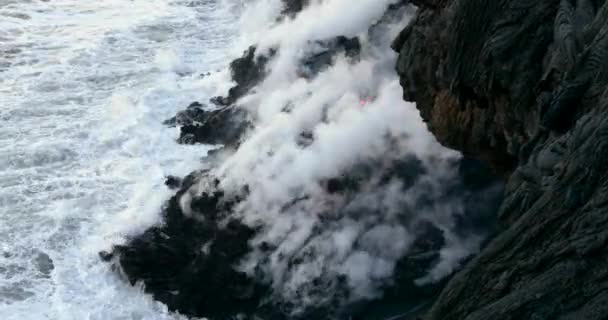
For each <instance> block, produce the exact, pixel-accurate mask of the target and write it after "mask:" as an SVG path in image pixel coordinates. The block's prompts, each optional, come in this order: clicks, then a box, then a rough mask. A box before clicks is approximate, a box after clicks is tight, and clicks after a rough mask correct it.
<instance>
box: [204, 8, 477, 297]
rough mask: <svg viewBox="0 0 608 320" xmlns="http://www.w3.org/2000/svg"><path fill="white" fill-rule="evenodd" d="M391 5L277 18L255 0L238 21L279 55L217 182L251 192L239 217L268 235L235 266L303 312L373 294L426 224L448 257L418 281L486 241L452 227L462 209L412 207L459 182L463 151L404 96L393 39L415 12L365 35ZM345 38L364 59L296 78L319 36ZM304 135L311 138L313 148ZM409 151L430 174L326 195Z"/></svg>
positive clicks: (373, 179)
mask: <svg viewBox="0 0 608 320" xmlns="http://www.w3.org/2000/svg"><path fill="white" fill-rule="evenodd" d="M393 2H395V1H391V0H358V1H352V0H323V1H321V0H316V1H314V0H313V1H311V3H310V5H309V6H308V7H307V8H306V9H305V10H304V11H303V12H301V13H299V14H298V15H297V16H296V17H295V18H293V19H283V20H281V21H279V20H277V19H276V16H275V17H274V18H272V17H273V15H276V14H278V12H280V10H281V1H280V0H258V1H255V2H254V3H253V4H251V5H250V6H249V7H246V8H245V13H244V15H243V16H244V17H245V18H246V19H247V18H249V19H252V17H254V16H255V15H254V14H252V11H248V10H249V9H251V10H256V11H257V12H262V13H263V14H262V15H261V17H259V18H256V19H254V20H251V21H249V22H248V23H244V24H243V25H244V26H246V27H247V28H248V29H247V30H244V33H245V32H246V31H248V33H247V34H248V39H249V40H250V39H252V38H255V40H256V42H257V43H258V48H259V50H258V53H261V54H264V53H265V52H267V51H268V49H270V48H275V49H278V51H277V52H278V53H277V54H276V55H275V56H274V57H273V59H272V60H271V61H270V62H269V65H268V66H267V71H268V75H267V77H266V78H265V80H264V81H263V82H262V83H261V84H259V85H258V86H257V87H256V88H255V90H253V92H252V93H251V94H250V95H248V96H246V97H244V98H242V99H241V100H240V102H239V104H240V105H241V107H244V108H246V109H247V110H249V111H250V112H251V113H252V115H253V117H254V119H255V123H254V129H253V130H252V132H251V133H250V134H249V136H248V137H247V138H246V139H245V140H244V142H243V143H242V144H241V145H240V147H239V148H238V150H237V151H236V152H235V153H234V154H233V155H232V156H230V157H229V158H228V159H226V160H225V161H224V162H223V163H222V164H221V166H220V167H219V168H218V169H216V170H215V175H216V176H217V177H219V179H220V181H221V187H222V188H223V189H224V190H225V191H226V192H228V193H231V192H232V193H239V192H241V190H242V187H243V186H244V185H247V186H248V189H249V194H248V196H247V197H246V199H245V200H244V201H243V202H242V203H240V204H239V205H238V207H237V208H236V211H237V214H238V215H239V216H240V217H241V218H242V220H243V221H244V223H246V224H247V225H250V226H254V227H256V228H258V229H259V230H262V232H259V233H258V235H257V236H256V238H255V239H253V240H252V246H253V247H254V248H255V250H254V251H253V252H252V253H251V254H250V255H249V256H248V257H247V258H246V259H245V260H244V261H243V262H242V265H241V266H240V268H241V269H242V270H245V271H246V272H249V273H251V274H255V275H256V276H258V277H262V278H264V279H266V280H267V281H268V282H269V283H270V284H271V285H272V287H273V288H274V291H275V293H276V294H277V296H280V297H281V299H285V300H287V301H290V302H295V303H297V304H299V305H302V306H307V305H315V304H319V303H325V302H332V301H336V300H338V301H339V302H348V301H352V300H358V299H367V298H374V297H377V296H378V295H380V294H381V290H382V288H383V287H384V286H386V285H388V284H390V281H391V277H392V275H393V272H394V268H395V265H396V263H397V261H398V260H399V259H400V258H401V257H403V256H404V255H405V254H407V252H408V249H409V248H410V247H411V244H412V243H413V241H414V240H415V234H414V233H415V231H416V230H412V228H413V226H414V225H415V222H416V221H420V220H426V221H430V222H431V223H433V224H434V225H435V226H437V227H438V228H439V229H441V230H442V231H443V232H444V234H445V238H446V239H447V245H446V248H445V249H444V250H443V251H442V252H441V256H442V260H441V262H440V263H439V265H438V266H437V268H436V269H435V270H432V271H431V272H430V273H429V275H428V277H426V278H425V279H421V283H424V282H429V281H436V280H437V279H439V278H441V277H442V276H445V275H446V274H447V273H449V272H450V271H451V270H452V268H454V266H455V265H457V264H458V263H459V262H460V261H461V259H462V258H464V257H465V256H466V255H468V254H469V253H470V252H471V250H475V248H476V247H477V246H478V245H479V239H477V238H475V237H472V238H467V239H461V238H460V237H459V236H456V235H454V234H453V233H452V232H451V230H452V228H453V225H454V221H453V218H454V216H456V215H458V214H461V213H462V211H463V210H462V204H461V203H437V204H436V205H434V206H433V207H432V209H427V211H429V212H416V210H417V202H418V201H419V200H420V199H421V198H422V197H429V196H431V198H432V194H433V193H434V192H439V191H438V190H441V187H442V185H441V184H442V183H444V182H445V181H448V180H450V179H452V178H454V175H455V173H453V172H451V170H452V169H450V168H451V167H450V166H449V164H450V163H452V161H453V160H454V159H457V158H458V157H459V155H458V154H457V153H456V152H454V151H450V150H448V149H445V148H443V147H441V146H440V145H439V144H438V143H437V142H436V141H435V139H434V137H433V136H432V135H431V134H430V133H429V132H428V131H427V129H426V126H425V125H424V123H423V122H422V120H421V118H420V116H419V114H418V111H417V110H416V108H415V106H414V105H412V104H411V103H406V102H404V101H403V99H402V97H401V92H402V91H401V87H400V86H399V79H398V78H397V75H396V73H395V72H394V71H393V66H394V64H395V59H396V57H395V54H393V53H392V52H391V51H390V49H389V42H388V41H390V40H391V39H393V38H394V36H396V32H397V31H398V30H400V29H401V28H403V27H404V26H405V25H406V24H407V20H408V19H409V15H408V14H406V16H405V17H402V18H401V19H398V21H397V22H396V23H394V25H392V26H387V30H389V31H390V32H391V33H392V34H383V35H382V36H383V37H382V39H369V38H368V36H367V32H368V29H369V27H370V26H371V25H372V24H374V23H376V22H377V21H378V20H379V19H380V18H381V17H382V15H383V13H384V12H385V11H386V9H387V7H388V5H389V4H391V3H393ZM411 11H412V10H411V9H410V11H409V12H410V14H411ZM254 27H255V28H258V29H257V30H251V28H254ZM259 28H261V29H259ZM341 35H343V36H348V37H353V36H359V38H360V39H361V41H362V48H363V51H362V57H361V60H360V61H358V62H352V61H350V60H349V59H347V58H345V57H344V56H338V57H337V58H336V59H335V61H334V63H333V64H332V65H331V66H330V67H329V68H327V69H326V70H324V71H323V72H321V73H320V74H318V75H317V76H316V77H314V78H313V79H306V78H303V77H301V76H299V74H298V62H299V61H300V60H301V59H302V58H303V57H304V56H306V55H307V54H309V53H310V52H311V51H314V50H315V46H318V44H315V43H314V41H318V40H329V39H331V38H333V37H335V36H341ZM362 100H363V102H362ZM286 109H289V111H286ZM303 133H306V134H307V135H309V136H311V137H312V138H311V139H310V141H309V142H308V143H306V144H303V143H302V142H301V139H302V136H303ZM408 155H414V156H415V157H416V158H418V159H420V161H421V163H422V165H423V167H424V168H426V169H427V170H426V171H427V173H426V174H425V175H424V177H422V178H421V179H419V180H418V181H417V182H416V184H415V185H414V186H413V187H411V188H407V189H405V190H404V188H402V184H403V182H402V181H400V180H398V179H393V180H391V181H390V182H388V183H386V184H383V185H381V187H378V186H379V185H380V184H378V183H377V182H378V181H379V180H380V179H381V177H379V176H378V175H374V174H371V175H369V176H368V177H367V179H368V180H367V181H363V182H360V186H359V190H358V192H357V193H355V194H354V195H349V196H346V195H341V194H332V193H328V192H327V190H326V187H325V185H324V183H325V182H326V181H327V180H328V179H332V178H336V177H340V176H348V175H349V174H351V173H354V172H356V170H358V169H357V168H358V166H359V165H361V164H373V165H372V168H377V170H378V172H379V173H380V172H382V169H383V168H384V167H386V166H387V165H389V163H391V162H393V161H395V160H398V159H403V158H405V157H407V156H408ZM193 188H195V189H196V188H198V189H196V190H193V193H195V192H198V193H200V192H203V191H204V187H203V186H200V185H199V186H194V187H193ZM452 248H454V250H452ZM330 292H333V293H334V294H329V293H330Z"/></svg>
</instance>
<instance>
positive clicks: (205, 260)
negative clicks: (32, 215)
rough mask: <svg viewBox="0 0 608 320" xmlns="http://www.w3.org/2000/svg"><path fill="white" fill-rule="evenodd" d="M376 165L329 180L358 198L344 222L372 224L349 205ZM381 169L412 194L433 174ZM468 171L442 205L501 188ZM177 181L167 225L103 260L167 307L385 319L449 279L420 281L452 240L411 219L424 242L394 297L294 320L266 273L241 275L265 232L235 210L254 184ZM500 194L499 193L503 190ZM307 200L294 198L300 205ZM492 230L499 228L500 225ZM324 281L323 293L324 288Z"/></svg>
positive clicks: (200, 312) (223, 314)
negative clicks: (228, 187) (231, 186)
mask: <svg viewBox="0 0 608 320" xmlns="http://www.w3.org/2000/svg"><path fill="white" fill-rule="evenodd" d="M465 162H467V161H464V162H463V161H458V162H455V163H454V165H455V166H456V167H461V166H462V165H461V164H460V163H465ZM377 169H378V168H377V167H374V166H373V164H370V165H362V166H359V167H357V168H356V169H355V170H352V171H351V172H349V173H348V174H345V175H343V176H341V177H338V178H335V179H330V180H329V181H327V189H328V192H329V193H331V194H333V195H339V196H341V197H344V198H345V199H351V200H348V201H346V202H345V203H342V204H339V205H338V206H337V207H335V208H334V210H335V211H336V212H335V215H334V216H335V217H339V216H341V215H350V214H353V216H352V217H353V218H356V217H357V216H360V217H362V218H363V217H365V216H366V215H369V214H371V213H369V212H366V213H364V214H363V215H361V213H359V212H351V213H349V209H348V203H349V201H355V200H356V199H357V195H358V192H359V191H358V189H359V188H361V185H363V184H369V181H370V177H372V176H374V175H378V172H377ZM382 170H385V172H384V173H383V174H381V176H382V178H381V179H378V180H377V183H378V187H381V186H382V185H384V184H387V183H388V182H389V181H391V180H394V179H399V180H401V181H402V182H403V188H411V187H412V186H413V185H414V184H415V183H416V182H417V181H419V180H420V178H421V177H423V176H424V175H425V174H426V171H425V170H424V167H423V166H422V165H421V163H420V160H418V159H417V158H415V157H408V158H406V159H402V160H400V161H396V162H394V163H393V164H391V165H387V166H386V167H384V168H383V169H382ZM462 172H463V174H462V175H461V177H459V178H458V179H457V181H446V183H445V184H444V185H445V190H443V191H442V192H441V195H437V197H438V198H441V200H440V199H435V200H437V201H446V203H450V202H452V201H454V200H456V199H464V198H467V197H469V196H470V194H471V192H477V191H479V190H480V189H487V190H492V189H491V188H489V186H491V185H494V184H495V183H496V180H495V179H491V178H488V176H485V175H483V176H481V175H480V176H474V175H473V176H468V177H466V175H469V174H470V172H468V171H467V170H462ZM169 180H170V181H169ZM169 182H170V183H169ZM168 184H169V185H178V184H179V185H180V186H181V187H180V189H179V191H178V192H177V193H176V195H175V196H174V197H173V198H171V200H169V202H168V203H167V205H166V207H165V208H164V209H163V218H164V219H163V220H164V223H163V224H162V225H159V226H155V227H152V228H150V229H148V230H147V231H145V232H144V233H143V234H141V235H139V236H136V237H134V238H132V239H131V240H129V241H128V242H127V243H126V244H125V245H120V246H116V247H115V248H114V250H113V252H109V253H108V252H102V253H100V257H101V258H102V259H103V260H104V261H108V262H112V263H114V265H115V267H116V268H120V269H121V270H122V273H123V274H125V275H126V276H127V278H128V280H129V281H130V282H131V283H132V284H135V283H137V282H142V283H143V284H144V285H145V286H144V287H145V290H146V292H148V293H150V294H152V295H153V297H154V298H155V299H157V300H159V301H161V302H163V303H165V304H167V305H168V307H169V309H170V310H175V311H179V312H181V313H184V314H187V315H191V316H197V317H209V318H211V319H228V318H229V317H231V316H235V315H236V314H239V313H240V314H243V315H245V316H248V317H254V316H257V317H259V318H261V319H276V320H280V319H311V318H314V319H320V320H322V319H335V318H336V317H337V318H349V317H352V318H353V319H361V317H363V318H362V319H369V316H370V315H371V314H376V315H377V314H378V313H374V311H373V310H374V308H376V307H377V308H382V306H385V305H387V304H395V303H396V302H397V301H406V302H408V303H410V304H412V306H411V307H406V308H404V310H408V309H412V308H414V307H415V305H417V304H423V303H427V301H428V300H429V299H431V298H432V297H433V296H434V295H435V294H436V292H437V290H438V288H440V287H441V285H442V283H443V282H440V283H428V284H425V285H418V284H417V283H416V280H417V279H419V278H421V277H423V276H425V274H426V273H427V272H428V270H429V269H430V268H431V267H432V266H434V265H435V264H437V262H438V260H439V250H440V249H441V248H442V247H443V246H444V244H445V238H444V235H443V232H442V231H441V230H439V229H438V228H437V227H435V226H434V225H433V224H431V223H429V222H428V221H425V220H424V219H422V220H412V222H411V223H415V224H416V225H415V226H412V230H416V231H415V232H416V235H415V236H416V239H417V240H416V241H415V242H414V244H413V245H412V248H411V250H410V253H409V254H408V255H406V256H405V257H403V258H402V259H401V260H400V261H399V262H398V264H397V267H396V271H395V272H396V274H395V277H396V279H397V280H396V281H395V282H394V283H393V285H391V286H387V288H386V292H387V293H386V295H385V297H383V298H382V299H379V300H375V301H365V300H363V301H357V302H356V304H353V305H346V306H343V305H340V304H339V301H333V300H331V299H330V300H328V303H327V304H325V305H318V306H314V307H311V308H308V309H307V310H303V311H302V310H301V311H300V313H298V314H297V316H296V315H293V314H291V311H293V309H294V308H296V307H297V306H293V305H290V304H289V303H287V302H285V301H282V300H280V297H276V296H274V295H273V294H272V290H271V289H270V287H269V284H268V283H267V282H265V280H264V278H263V277H260V278H250V277H248V276H247V275H246V274H244V273H241V272H240V271H238V270H236V269H234V267H235V266H236V265H237V264H238V262H239V261H241V259H243V258H244V257H245V256H246V255H247V254H248V253H251V252H253V250H254V248H252V247H250V240H251V239H252V238H253V237H254V236H255V235H256V233H257V232H260V231H262V230H258V229H256V228H252V227H248V226H245V225H243V224H242V223H240V222H239V221H238V220H237V219H235V217H233V214H232V208H234V206H235V205H237V204H238V203H240V202H241V201H242V200H243V199H244V198H245V197H247V195H248V194H249V191H248V188H247V187H246V186H245V187H244V188H243V190H242V192H241V193H240V194H237V195H234V194H231V195H228V194H225V193H224V191H223V190H221V189H219V186H220V181H219V180H217V179H214V178H213V177H212V176H210V174H209V172H193V173H192V174H190V175H188V176H187V177H184V178H183V179H178V178H175V177H169V178H168ZM494 192H495V193H496V194H498V195H499V194H500V190H498V191H494ZM306 199H307V198H306V197H303V198H299V199H294V202H293V203H292V204H291V205H296V204H297V203H298V202H299V201H302V200H306ZM497 199H500V197H496V196H490V195H489V194H484V196H483V197H479V198H476V200H475V201H474V202H472V203H475V205H476V206H477V207H475V208H472V210H469V211H465V213H464V214H466V215H470V216H471V219H472V220H475V217H476V216H480V215H487V214H488V213H487V212H480V210H478V208H480V207H479V203H485V204H486V205H488V209H487V210H489V211H490V212H494V211H495V210H496V206H497V205H498V202H497ZM490 202H492V203H490ZM464 203H467V202H466V201H465V202H464ZM432 205H434V203H433V201H427V199H426V198H425V199H422V201H420V202H419V203H417V204H416V207H415V208H411V209H412V210H420V211H424V210H428V209H429V208H428V207H427V206H432ZM404 210H409V209H406V208H404ZM327 222H328V223H330V222H331V221H327ZM404 223H405V224H407V223H410V222H408V221H404ZM488 224H489V225H490V226H491V224H492V223H491V222H489V223H488ZM319 227H321V226H319ZM491 229H492V228H490V230H491ZM469 230H472V229H469ZM475 232H478V230H475ZM258 250H262V251H263V252H268V253H272V251H273V250H274V248H272V247H271V246H270V245H268V244H266V245H264V244H262V245H260V246H259V248H258ZM304 254H305V253H304ZM298 257H299V256H298V255H297V254H296V255H294V257H292V258H291V260H292V261H291V262H290V266H291V267H293V268H296V267H297V266H298ZM336 281H337V284H336V288H335V290H337V292H341V291H340V290H347V288H348V287H347V284H346V282H345V279H342V280H340V279H336ZM340 281H342V282H340ZM311 285H315V284H314V283H313V284H311ZM318 285H319V286H320V288H323V284H322V283H319V284H318ZM327 294H328V295H329V294H331V293H329V292H328V293H327ZM344 294H346V293H344ZM370 312H371V313H370ZM371 317H372V318H375V316H371Z"/></svg>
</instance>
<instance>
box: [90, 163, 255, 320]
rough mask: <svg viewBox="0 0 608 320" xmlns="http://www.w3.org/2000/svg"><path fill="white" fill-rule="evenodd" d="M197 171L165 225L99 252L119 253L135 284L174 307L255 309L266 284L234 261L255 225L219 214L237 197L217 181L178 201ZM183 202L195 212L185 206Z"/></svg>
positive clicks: (218, 311)
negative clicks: (239, 268) (227, 196)
mask: <svg viewBox="0 0 608 320" xmlns="http://www.w3.org/2000/svg"><path fill="white" fill-rule="evenodd" d="M194 176H197V175H196V174H194V175H191V176H190V177H187V178H185V179H184V185H183V187H182V189H180V191H179V192H178V193H177V194H176V196H174V197H173V198H171V200H169V202H168V204H167V206H166V208H165V209H164V211H163V215H164V221H165V222H164V224H163V225H161V226H156V227H153V228H150V229H148V230H147V231H146V232H145V233H143V234H142V235H139V236H137V237H135V238H133V239H131V240H130V241H129V242H128V243H127V244H125V245H121V246H116V247H115V248H114V251H113V252H112V253H107V252H104V253H101V257H102V259H104V260H107V261H109V260H112V259H113V258H114V257H115V258H116V260H114V261H115V263H117V264H118V266H119V267H120V268H121V270H122V271H123V273H124V274H125V275H126V276H127V278H128V279H129V281H130V282H131V283H132V284H135V283H136V282H140V281H141V282H143V284H144V286H145V291H146V292H148V293H150V294H152V295H153V296H154V298H155V299H157V300H159V301H161V302H163V303H165V304H167V306H168V307H169V309H170V310H176V311H180V312H182V313H185V314H189V315H194V316H207V317H212V318H213V319H227V318H229V317H231V316H234V315H237V314H239V313H252V312H253V310H255V309H257V308H258V307H259V304H260V299H261V297H262V296H264V294H265V292H266V291H267V288H265V287H264V286H262V285H261V284H259V283H257V282H255V281H254V280H253V279H250V278H249V277H248V276H246V275H245V274H244V273H241V272H239V271H237V270H235V269H234V268H233V266H234V265H235V264H236V263H237V262H238V261H239V259H241V258H242V257H243V256H244V255H245V254H246V253H247V252H248V251H249V247H248V240H249V239H250V238H251V237H252V236H253V234H254V230H252V229H250V228H248V227H246V226H245V225H243V224H241V223H239V222H238V221H236V220H234V219H230V218H228V219H220V218H221V217H226V215H228V212H229V211H230V208H231V206H232V205H233V204H234V203H235V202H232V200H230V199H225V198H224V193H223V192H222V191H221V190H219V189H217V182H215V183H214V182H212V183H210V184H209V186H210V187H211V188H215V189H214V190H207V191H206V192H204V193H202V194H200V195H192V196H191V197H192V200H191V202H190V203H189V204H188V203H186V204H184V203H181V205H180V199H181V197H182V196H183V195H185V194H187V193H191V192H192V191H191V190H190V187H191V186H192V185H194V184H195V183H198V181H197V180H198V178H194V179H193V177H194ZM203 179H204V177H203ZM182 205H186V206H188V211H192V212H190V213H187V212H184V211H183V210H182Z"/></svg>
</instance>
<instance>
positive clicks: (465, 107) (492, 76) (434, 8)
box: [393, 0, 608, 320]
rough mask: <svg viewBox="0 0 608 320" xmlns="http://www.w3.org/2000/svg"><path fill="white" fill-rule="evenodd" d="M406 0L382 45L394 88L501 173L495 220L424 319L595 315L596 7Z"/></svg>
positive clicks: (607, 273)
mask: <svg viewBox="0 0 608 320" xmlns="http://www.w3.org/2000/svg"><path fill="white" fill-rule="evenodd" d="M413 2H414V3H415V4H416V5H417V6H418V7H419V11H418V13H417V17H416V18H415V19H414V20H413V21H412V22H411V23H410V25H409V26H408V27H407V28H405V29H404V30H403V31H402V32H401V33H400V35H399V36H398V38H397V39H396V40H395V42H394V43H393V49H395V50H396V51H397V52H399V60H398V65H397V69H398V72H399V75H400V78H401V85H402V86H403V89H404V98H405V99H406V100H408V101H415V102H416V103H417V108H418V109H419V110H420V113H421V115H422V117H423V118H424V120H425V121H426V122H427V124H428V127H429V129H430V130H431V131H432V132H433V133H434V134H435V136H436V137H437V139H438V140H439V141H440V142H441V143H442V144H444V145H446V146H449V147H452V148H455V149H457V150H460V151H462V152H463V153H465V154H466V155H470V156H474V157H478V158H480V159H482V160H484V161H486V162H488V163H489V164H490V165H491V166H492V167H493V168H494V169H495V170H496V171H497V172H499V173H501V174H502V175H503V176H504V177H505V179H506V180H507V187H506V191H505V200H504V202H503V204H502V207H501V209H500V210H499V213H498V214H499V217H500V219H501V222H502V223H503V225H504V230H503V231H502V232H501V233H500V234H499V235H498V236H497V237H496V238H495V239H494V240H493V241H492V242H491V243H490V244H489V245H488V246H487V247H486V248H485V249H484V250H483V251H482V252H481V253H480V254H479V255H478V256H477V257H476V258H475V259H473V260H471V261H470V262H469V263H468V264H467V266H466V267H465V268H464V269H463V270H462V271H460V272H459V273H458V274H457V275H456V276H455V277H454V278H452V279H451V280H450V282H449V283H448V284H447V286H446V287H445V288H444V289H443V292H442V294H441V296H440V297H439V299H438V300H437V301H436V302H435V304H434V305H433V307H432V308H431V309H430V311H429V312H428V313H427V315H426V317H425V319H429V320H430V319H442V320H449V319H467V320H474V319H480V320H481V319H490V318H491V319H494V320H498V319H605V316H606V314H608V303H607V302H608V291H606V290H605V288H606V287H607V286H608V250H607V249H606V242H607V241H608V179H607V178H608V177H607V176H608V170H607V169H608V162H607V161H606V156H608V114H607V113H606V112H605V111H606V108H607V106H608V90H607V86H606V84H607V82H608V79H607V73H608V59H607V58H608V4H606V3H605V2H604V1H603V0H546V1H532V0H518V1H507V0H492V1H490V0H467V1H463V0H418V1H413Z"/></svg>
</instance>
